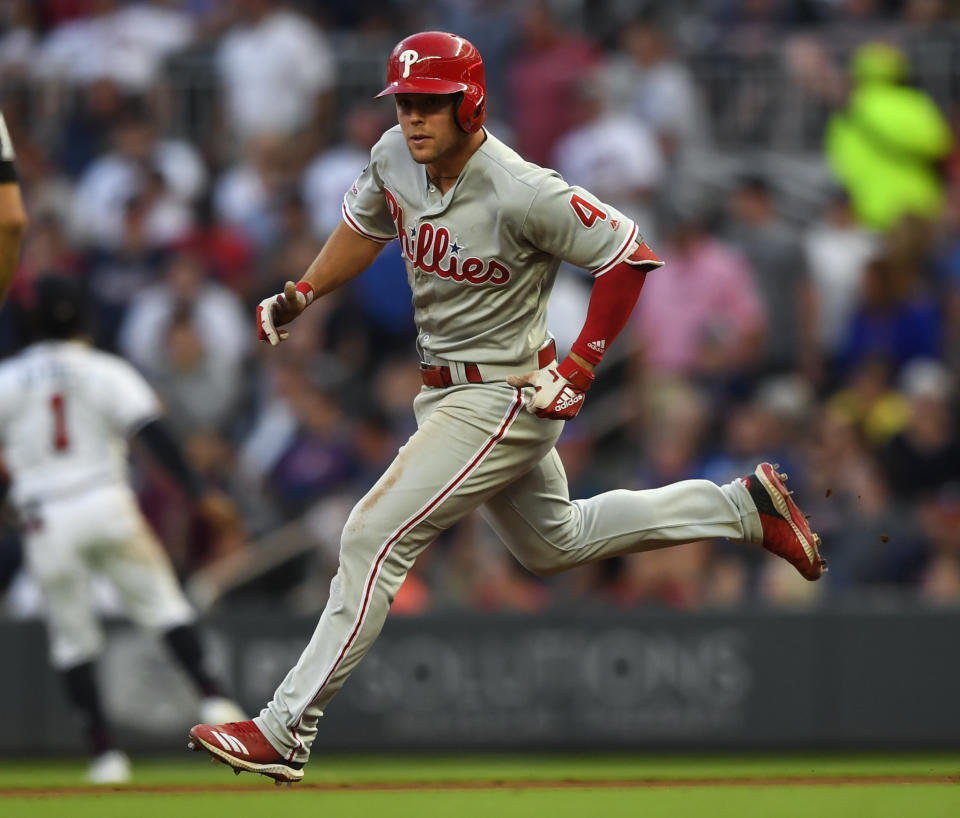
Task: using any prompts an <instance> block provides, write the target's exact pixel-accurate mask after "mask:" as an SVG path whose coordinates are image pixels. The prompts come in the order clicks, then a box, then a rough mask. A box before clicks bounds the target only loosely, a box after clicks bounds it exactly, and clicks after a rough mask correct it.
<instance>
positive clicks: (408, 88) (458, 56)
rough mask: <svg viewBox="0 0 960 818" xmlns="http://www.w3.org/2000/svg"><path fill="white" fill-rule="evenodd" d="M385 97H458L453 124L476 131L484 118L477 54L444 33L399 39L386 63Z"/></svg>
mask: <svg viewBox="0 0 960 818" xmlns="http://www.w3.org/2000/svg"><path fill="white" fill-rule="evenodd" d="M389 94H459V95H460V100H459V102H458V103H457V105H456V107H455V109H454V118H455V119H456V121H457V124H458V125H459V126H460V127H461V128H462V129H463V130H464V131H466V132H467V133H474V132H475V131H479V130H480V128H481V127H482V126H483V123H484V120H486V118H487V105H486V101H487V100H486V98H487V89H486V78H485V77H484V73H483V58H481V56H480V52H479V51H477V49H476V48H475V47H474V46H473V44H472V43H470V42H469V41H468V40H465V39H464V38H463V37H458V36H457V35H456V34H449V33H448V32H446V31H422V32H420V33H419V34H412V35H410V36H409V37H407V38H406V39H404V40H401V41H400V42H399V43H397V45H396V46H395V47H394V49H393V51H392V52H391V54H390V59H389V61H388V62H387V87H386V88H384V89H383V90H382V91H381V92H380V93H379V94H377V96H378V97H385V96H388V95H389Z"/></svg>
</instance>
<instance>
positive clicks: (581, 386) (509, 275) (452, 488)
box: [190, 32, 825, 783]
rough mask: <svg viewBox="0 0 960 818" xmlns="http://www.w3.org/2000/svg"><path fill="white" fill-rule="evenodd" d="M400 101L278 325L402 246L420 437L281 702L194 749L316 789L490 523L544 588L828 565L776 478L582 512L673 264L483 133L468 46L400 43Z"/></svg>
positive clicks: (277, 310) (404, 456) (399, 463)
mask: <svg viewBox="0 0 960 818" xmlns="http://www.w3.org/2000/svg"><path fill="white" fill-rule="evenodd" d="M385 95H386V96H393V98H394V99H395V101H396V110H397V118H398V120H399V126H397V127H394V128H391V129H390V130H389V131H387V132H386V133H385V134H384V135H383V137H382V138H381V139H380V141H379V142H378V143H377V144H376V145H375V146H374V147H373V149H372V151H371V154H370V162H369V164H368V165H367V167H366V168H365V169H364V171H363V172H362V173H361V174H360V177H359V178H358V179H357V181H356V182H355V183H354V184H353V186H352V187H351V188H350V190H348V191H347V194H346V196H345V198H344V204H343V221H342V222H341V223H340V225H339V226H338V227H337V228H336V230H335V231H334V232H333V234H332V235H331V237H330V239H329V240H328V241H327V242H326V244H325V245H324V247H323V249H322V250H321V251H320V254H319V255H318V256H317V258H316V260H315V261H314V262H313V263H312V264H311V265H310V267H309V269H308V270H307V271H306V273H305V275H304V277H303V279H302V280H301V281H300V282H299V283H297V284H294V283H293V282H288V283H287V285H286V286H285V288H284V292H283V293H281V294H279V295H276V296H273V297H271V298H268V299H266V300H264V301H263V302H262V303H261V305H260V307H259V308H258V311H257V321H258V325H259V328H260V335H261V338H262V339H263V340H265V341H268V342H269V343H270V344H272V345H276V344H278V343H280V342H281V341H283V340H284V338H286V337H287V332H286V331H284V330H278V329H277V326H279V325H281V324H285V323H288V322H289V321H291V320H293V319H294V318H295V317H296V316H297V315H299V313H300V312H302V311H303V310H304V309H305V308H306V307H308V306H309V305H310V303H311V302H312V301H313V300H314V299H316V298H319V297H321V296H323V295H325V294H326V293H328V292H330V291H332V290H334V289H336V288H337V287H339V286H340V285H341V284H343V283H344V282H346V281H349V280H350V279H351V278H353V277H355V276H357V275H359V274H360V273H361V272H363V270H364V269H365V268H366V267H367V266H368V265H369V264H370V263H371V262H372V261H373V259H374V258H376V256H377V254H378V253H379V252H380V250H381V249H382V247H383V246H384V244H386V243H387V242H390V241H392V240H393V239H394V238H399V240H400V246H401V248H402V251H403V253H404V256H405V258H406V262H407V276H408V281H409V283H410V287H411V290H412V292H413V305H414V313H415V315H414V318H415V321H416V323H417V328H418V331H419V336H418V347H419V351H420V356H421V361H422V364H421V370H422V377H423V389H422V391H421V392H420V394H419V395H418V396H417V398H416V400H415V402H414V411H415V414H416V417H417V423H418V429H417V431H416V432H415V433H414V434H413V435H412V436H411V438H410V439H409V440H408V441H407V443H406V444H405V445H404V446H403V447H402V448H401V449H400V452H399V453H398V455H397V457H396V459H395V460H394V461H393V463H392V464H391V465H390V466H389V467H388V468H387V470H386V472H385V473H384V475H383V477H381V478H380V480H379V481H378V482H377V483H376V485H374V486H373V488H372V489H371V490H370V491H369V492H368V493H367V495H366V496H365V497H364V498H363V499H362V500H361V501H360V502H359V503H358V504H357V505H356V506H355V507H354V509H353V511H352V513H351V515H350V518H349V519H348V520H347V523H346V525H345V526H344V529H343V532H342V535H341V541H340V566H339V569H338V571H337V574H336V576H335V577H334V579H333V582H332V583H331V586H330V598H329V601H328V603H327V607H326V609H325V610H324V612H323V615H322V616H321V618H320V622H319V624H318V625H317V629H316V631H315V632H314V635H313V638H312V639H311V640H310V643H309V644H308V645H307V647H306V648H305V649H304V651H303V654H302V655H301V657H300V660H299V661H298V662H297V664H296V666H295V667H294V668H293V669H292V670H290V672H289V673H288V674H287V677H286V678H285V679H284V680H283V681H282V682H281V684H280V686H279V687H278V688H277V690H276V692H275V693H274V696H273V699H272V701H270V702H269V703H268V704H267V706H266V707H265V708H264V709H263V710H262V711H261V713H260V715H259V716H258V717H257V718H255V719H254V720H252V721H246V722H240V723H236V724H219V725H214V724H200V725H196V726H195V727H194V728H193V729H192V730H191V731H190V746H191V747H192V748H193V749H195V750H198V751H199V750H205V751H207V752H208V753H210V754H211V755H212V756H214V757H215V758H217V759H219V760H220V761H223V762H224V763H226V764H228V765H229V766H230V767H232V768H233V769H234V770H236V771H240V770H248V771H251V772H257V773H261V774H263V775H267V776H269V777H271V778H273V779H275V780H276V781H277V782H278V783H280V782H283V781H287V782H292V781H298V780H300V778H302V777H303V765H304V763H306V761H307V760H308V758H309V755H310V747H311V745H312V743H313V741H314V738H315V737H316V734H317V723H318V720H319V718H320V717H321V716H322V714H323V709H324V708H325V707H326V706H327V703H328V702H329V701H330V700H331V699H332V698H333V696H334V695H335V694H336V692H337V690H339V689H340V687H341V686H342V685H343V683H344V682H345V681H346V679H347V677H348V676H349V675H350V673H351V671H352V670H353V668H354V667H356V665H357V663H358V662H359V661H360V660H361V658H362V657H363V656H364V654H365V653H366V651H367V650H368V649H369V648H370V646H371V645H372V644H373V642H374V640H375V639H376V637H377V635H378V634H379V632H380V629H381V627H382V626H383V622H384V620H385V618H386V616H387V612H388V610H389V608H390V604H391V602H392V601H393V598H394V596H395V594H396V592H397V590H398V589H399V588H400V586H401V584H402V583H403V580H404V578H405V577H406V574H407V571H408V570H409V569H410V566H411V565H413V562H414V560H415V559H416V558H417V556H418V554H420V552H422V551H423V549H425V548H426V547H427V546H429V545H430V544H431V543H432V542H433V540H434V539H436V537H437V535H438V534H439V533H440V532H441V531H443V530H444V529H446V528H448V527H449V526H451V525H453V524H454V523H455V522H457V521H458V520H459V519H461V518H462V517H463V516H464V515H465V514H467V513H468V512H470V511H472V510H473V509H476V508H479V509H480V510H481V512H482V513H483V514H484V516H485V517H486V519H487V521H488V522H489V523H490V524H491V526H492V527H493V528H494V530H495V531H496V532H497V534H498V535H499V536H500V538H501V539H502V540H503V542H504V544H505V545H506V546H507V548H509V549H510V550H511V551H512V552H513V554H514V555H515V556H516V557H517V559H518V560H519V561H520V562H521V563H522V564H523V565H525V566H526V567H527V568H529V569H530V570H531V571H533V572H534V573H537V574H542V575H547V574H552V573H557V572H559V571H563V570H565V569H567V568H572V567H574V566H576V565H580V564H582V563H585V562H589V561H592V560H597V559H603V558H605V557H612V556H616V555H620V554H627V553H633V552H638V551H645V550H650V549H653V548H663V547H666V546H670V545H677V544H679V543H685V542H692V541H696V540H704V539H710V538H714V537H727V538H729V539H731V540H733V541H736V542H743V543H748V544H753V545H762V546H763V547H765V548H767V549H768V550H770V551H772V552H773V553H775V554H777V555H778V556H781V557H783V558H785V559H787V560H789V561H790V562H791V563H792V564H793V565H794V566H795V567H796V568H797V569H798V571H799V572H800V573H801V574H802V575H803V576H804V577H806V578H807V579H810V580H815V579H818V578H819V577H820V575H821V574H822V573H823V570H824V566H825V563H824V561H823V560H822V558H821V557H820V555H819V552H818V545H819V539H818V538H817V536H816V535H815V534H813V532H812V531H811V530H810V527H809V525H808V524H807V521H806V519H805V518H804V516H803V514H802V513H801V512H800V509H799V508H797V506H796V504H795V503H794V502H793V500H792V499H791V498H790V496H789V492H788V491H787V490H786V488H785V486H784V484H783V480H784V479H785V475H779V474H777V472H776V470H775V467H774V466H772V465H771V464H769V463H761V464H760V465H759V466H757V469H756V471H755V472H754V473H753V474H751V475H749V476H746V477H744V478H741V479H739V480H735V481H733V482H732V483H729V484H728V485H725V486H718V485H716V484H714V483H712V482H709V481H707V480H686V481H682V482H680V483H675V484H672V485H669V486H664V487H662V488H658V489H652V490H649V491H611V492H607V493H605V494H601V495H598V496H596V497H592V498H590V499H588V500H575V501H571V500H570V498H569V495H568V491H567V481H566V476H565V475H564V472H563V467H562V465H561V463H560V459H559V457H558V455H557V452H556V450H555V449H554V444H555V443H556V441H557V438H558V437H559V435H560V432H561V430H562V428H563V423H564V421H566V420H569V419H571V418H573V417H574V416H575V415H576V414H577V412H578V411H579V409H580V407H581V406H582V405H583V400H584V395H585V393H586V392H587V390H588V389H589V387H590V385H591V383H592V381H593V368H594V366H595V365H596V364H597V363H599V362H600V360H601V358H602V357H603V355H604V353H605V352H606V350H607V349H609V348H610V345H611V343H612V342H613V341H614V339H615V338H616V337H617V335H618V334H619V332H620V330H621V329H622V328H623V326H624V325H625V324H626V321H627V319H628V318H629V316H630V313H631V312H632V311H633V308H634V306H635V305H636V302H637V299H638V298H639V296H640V290H641V288H642V286H643V282H644V279H645V277H646V275H647V273H648V272H649V271H652V270H655V269H656V268H658V267H660V266H661V265H662V264H663V262H662V261H660V259H658V258H657V256H656V255H655V254H654V253H653V251H652V250H651V249H650V248H649V247H648V246H647V244H646V243H645V242H644V241H643V239H642V237H641V236H640V235H639V233H638V230H637V227H636V225H635V224H634V223H633V222H632V221H631V220H630V219H628V218H627V217H626V216H624V215H623V214H621V213H618V212H617V211H616V210H615V209H614V208H612V207H610V206H609V205H607V204H605V203H603V202H601V201H599V200H598V199H597V198H596V197H595V196H593V195H592V194H591V193H589V192H588V191H586V190H584V189H582V188H578V187H575V186H570V185H568V184H567V183H566V182H564V181H563V179H561V178H560V176H559V175H558V174H557V173H555V172H553V171H550V170H547V169H544V168H540V167H537V166H536V165H533V164H531V163H529V162H526V161H525V160H524V159H522V158H521V157H520V156H518V155H517V154H516V153H515V152H514V151H513V150H511V149H510V148H509V147H507V146H506V145H504V144H503V143H502V142H500V141H499V140H498V139H497V138H496V137H495V136H493V135H492V134H491V133H489V132H488V131H486V130H485V129H484V128H483V122H484V118H485V112H486V90H485V86H484V72H483V61H482V59H481V58H480V54H479V53H478V52H477V50H476V49H475V48H474V47H473V46H472V45H471V44H470V43H469V42H467V41H466V40H464V39H463V38H462V37H457V36H455V35H453V34H447V33H444V32H423V33H420V34H415V35H413V36H411V37H408V38H406V39H405V40H403V41H402V42H400V43H399V44H398V45H397V46H396V47H395V48H394V50H393V53H392V54H391V55H390V59H389V62H388V66H387V87H386V88H385V89H384V91H383V92H382V93H381V94H380V96H385ZM561 261H567V262H569V263H571V264H574V265H576V266H579V267H583V268H585V269H587V270H590V271H591V272H592V274H593V276H594V285H593V290H592V293H591V296H590V304H589V307H588V310H587V318H586V321H585V323H584V327H583V329H582V331H581V333H580V336H579V337H578V338H577V340H576V341H575V342H574V344H573V346H572V347H571V350H570V353H569V354H568V355H567V356H566V357H565V358H564V359H563V360H562V361H560V362H559V363H558V359H557V357H556V349H555V345H554V342H553V339H552V338H550V336H549V334H548V333H547V328H546V304H547V299H548V296H549V294H550V290H551V288H552V286H553V282H554V278H555V276H556V274H557V269H558V267H559V265H560V262H561ZM656 274H657V275H669V272H668V271H664V272H662V273H660V272H658V273H656Z"/></svg>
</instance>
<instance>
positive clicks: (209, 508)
mask: <svg viewBox="0 0 960 818" xmlns="http://www.w3.org/2000/svg"><path fill="white" fill-rule="evenodd" d="M197 512H198V513H199V514H200V516H201V517H203V519H204V520H205V521H206V522H207V523H209V525H210V526H211V527H212V528H213V529H214V530H216V531H218V532H220V533H230V532H237V531H239V530H240V527H241V526H240V514H239V512H238V511H237V507H236V505H235V504H234V502H233V500H231V499H230V498H229V497H228V496H227V495H226V494H224V493H223V492H222V491H217V490H215V489H214V490H210V491H207V492H205V493H204V495H203V496H202V497H201V498H200V499H199V500H198V501H197Z"/></svg>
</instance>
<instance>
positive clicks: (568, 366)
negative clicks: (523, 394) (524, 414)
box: [507, 357, 593, 420]
mask: <svg viewBox="0 0 960 818" xmlns="http://www.w3.org/2000/svg"><path fill="white" fill-rule="evenodd" d="M507 383H508V384H510V385H511V386H517V387H524V386H532V387H533V388H534V393H533V395H532V396H530V397H528V398H527V401H526V403H525V404H524V408H525V409H526V410H527V411H528V412H530V413H531V414H533V415H536V416H537V417H540V418H549V419H551V420H570V419H572V418H575V417H576V416H577V412H579V411H580V407H581V406H583V398H584V394H585V393H586V391H587V390H588V389H589V388H590V384H592V383H593V373H592V372H588V371H587V370H586V369H583V368H582V367H580V366H579V365H578V364H577V363H576V362H575V361H574V360H573V359H572V358H570V357H567V358H564V359H563V362H562V363H560V364H558V363H557V362H556V361H554V362H553V363H552V364H550V365H549V366H545V367H544V368H543V369H538V370H537V371H536V372H529V373H527V374H526V375H508V376H507Z"/></svg>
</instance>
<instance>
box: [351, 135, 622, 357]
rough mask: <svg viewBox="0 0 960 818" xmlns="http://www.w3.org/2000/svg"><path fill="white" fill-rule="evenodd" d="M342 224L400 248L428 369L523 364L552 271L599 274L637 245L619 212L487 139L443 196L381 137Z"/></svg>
mask: <svg viewBox="0 0 960 818" xmlns="http://www.w3.org/2000/svg"><path fill="white" fill-rule="evenodd" d="M343 216H344V219H345V221H346V222H347V224H349V225H350V226H351V227H353V228H354V229H355V230H356V231H358V232H359V233H361V234H362V235H364V236H366V237H368V238H372V239H375V240H377V241H383V242H387V241H390V240H392V239H394V238H397V237H399V239H400V246H401V248H402V250H403V255H404V258H405V260H406V264H407V279H408V281H409V283H410V289H411V290H412V291H413V306H414V320H415V321H416V324H417V328H418V330H419V344H420V347H421V350H422V352H423V353H424V357H425V359H426V360H431V359H434V358H439V359H452V360H459V361H472V362H474V363H478V364H483V363H490V364H518V363H521V362H524V361H527V360H529V359H530V358H531V356H532V355H533V353H534V352H536V350H537V349H539V348H540V347H541V346H542V345H543V343H544V341H545V339H546V337H547V315H546V308H547V299H548V298H549V295H550V290H551V288H552V287H553V282H554V279H555V277H556V274H557V268H558V267H559V266H560V262H561V261H568V262H570V263H571V264H573V265H575V266H577V267H584V268H586V269H587V270H590V271H592V272H593V273H594V275H602V274H603V273H604V272H606V271H607V270H609V269H610V268H611V267H613V266H615V265H616V264H617V263H619V262H620V261H622V260H623V259H624V258H625V257H626V256H627V255H628V254H629V253H630V251H631V250H632V248H633V246H634V245H635V244H636V243H637V242H638V241H639V240H640V237H639V236H638V232H637V227H636V225H634V223H633V222H632V221H630V220H629V219H627V218H626V217H625V216H623V215H622V214H620V213H619V212H618V211H616V210H614V209H613V208H611V207H608V206H607V205H604V204H603V203H601V202H599V201H598V200H597V199H596V198H594V196H593V195H592V194H590V193H588V192H587V191H586V190H584V189H583V188H579V187H572V186H570V185H568V184H567V183H566V182H564V181H563V179H561V178H560V176H559V175H558V174H557V173H556V172H554V171H552V170H546V169H544V168H541V167H538V166H537V165H534V164H531V163H530V162H527V161H525V160H524V159H522V158H521V157H520V156H519V155H518V154H517V153H516V152H515V151H513V150H511V149H510V148H508V147H507V146H506V145H504V144H503V143H502V142H501V141H500V140H499V139H497V138H496V137H494V136H492V135H491V134H489V133H488V134H487V139H486V141H485V142H484V143H483V145H481V146H480V149H479V150H478V151H477V152H476V153H475V154H474V155H473V156H471V157H470V160H469V161H468V162H467V165H466V167H465V168H464V169H463V172H462V173H461V174H460V178H459V179H458V180H457V183H456V186H455V187H453V188H452V189H451V190H449V191H448V192H447V193H446V194H441V193H440V190H439V189H438V188H437V187H436V186H435V185H433V184H432V183H431V182H430V180H429V179H428V178H427V174H426V171H425V170H424V168H423V166H422V165H418V164H416V163H414V162H413V161H412V160H411V158H410V153H409V151H408V150H407V145H406V142H405V141H404V138H403V134H402V133H401V131H400V127H399V126H397V127H395V128H391V129H390V130H389V131H387V132H386V133H385V134H384V135H383V138H382V139H381V140H380V141H379V142H378V143H377V144H376V145H375V146H374V147H373V150H372V152H371V156H370V163H369V164H368V165H367V167H366V168H365V169H364V171H363V173H361V174H360V178H359V179H357V181H356V183H355V184H354V186H353V187H352V188H351V189H350V190H349V191H347V195H346V197H345V198H344V203H343Z"/></svg>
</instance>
